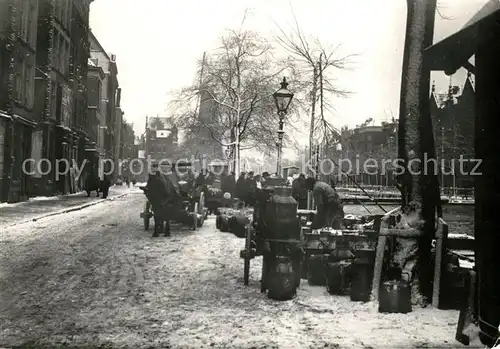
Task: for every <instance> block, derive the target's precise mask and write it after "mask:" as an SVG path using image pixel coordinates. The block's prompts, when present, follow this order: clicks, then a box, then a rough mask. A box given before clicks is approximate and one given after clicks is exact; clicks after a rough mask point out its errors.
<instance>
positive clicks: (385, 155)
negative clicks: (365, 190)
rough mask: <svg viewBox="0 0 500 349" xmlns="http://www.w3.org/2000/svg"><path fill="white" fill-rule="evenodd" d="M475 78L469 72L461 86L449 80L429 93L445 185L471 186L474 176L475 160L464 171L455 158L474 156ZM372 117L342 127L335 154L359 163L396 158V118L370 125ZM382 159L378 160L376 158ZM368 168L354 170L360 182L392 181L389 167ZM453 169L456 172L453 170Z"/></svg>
mask: <svg viewBox="0 0 500 349" xmlns="http://www.w3.org/2000/svg"><path fill="white" fill-rule="evenodd" d="M474 95H475V87H474V81H473V79H472V77H471V75H470V74H469V75H468V76H467V78H466V79H465V82H464V84H463V86H453V85H451V84H450V86H449V87H448V91H446V92H442V93H440V92H436V88H435V86H432V93H431V96H430V112H431V117H432V120H433V131H434V140H435V147H436V156H437V159H438V166H439V167H441V165H443V168H442V171H441V174H440V180H441V184H442V186H443V187H444V188H472V187H473V178H472V177H471V176H470V175H468V172H469V171H470V170H472V169H468V167H467V166H474V164H475V163H474V162H470V163H465V164H464V170H465V171H463V173H460V168H459V164H458V160H459V159H460V156H462V157H463V158H464V159H473V157H474V137H473V135H474ZM371 121H372V120H371V119H369V120H367V122H365V123H364V124H362V125H359V126H357V127H355V128H353V129H350V128H347V127H344V128H342V130H341V132H340V143H341V149H342V150H341V151H340V152H337V154H336V155H338V157H340V158H342V159H350V160H351V161H350V162H351V164H355V159H356V156H357V157H359V159H360V163H361V166H363V161H364V160H365V159H367V158H374V159H376V160H380V159H396V158H397V130H398V125H397V120H392V121H390V122H382V123H381V125H373V124H372V123H371ZM379 163H381V162H379ZM376 172H377V171H376V170H374V169H369V170H368V171H364V168H360V169H359V171H356V173H354V174H353V177H355V178H356V180H357V181H358V182H360V183H363V184H366V185H381V186H393V185H395V178H394V176H392V174H391V169H390V168H389V167H388V168H386V171H385V173H382V171H380V173H379V174H375V173H376ZM453 172H455V173H453Z"/></svg>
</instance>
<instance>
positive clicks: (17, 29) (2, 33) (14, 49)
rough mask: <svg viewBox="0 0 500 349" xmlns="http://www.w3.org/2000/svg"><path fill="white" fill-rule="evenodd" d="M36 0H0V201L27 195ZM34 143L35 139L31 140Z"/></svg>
mask: <svg viewBox="0 0 500 349" xmlns="http://www.w3.org/2000/svg"><path fill="white" fill-rule="evenodd" d="M38 11H39V8H38V1H36V0H9V1H0V86H2V88H1V89H0V201H8V202H15V201H20V200H25V199H27V198H28V196H29V195H30V191H31V189H30V182H29V177H30V176H29V174H28V173H29V172H30V171H31V168H30V166H29V165H28V167H27V168H26V171H23V170H22V168H23V162H24V160H25V159H27V158H29V157H31V153H32V141H31V138H32V134H33V131H34V130H35V128H36V126H37V123H38V121H39V115H38V114H37V113H36V112H35V111H36V110H35V59H36V50H37V18H38ZM35 145H36V143H35Z"/></svg>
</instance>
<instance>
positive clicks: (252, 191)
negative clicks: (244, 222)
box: [245, 171, 257, 207]
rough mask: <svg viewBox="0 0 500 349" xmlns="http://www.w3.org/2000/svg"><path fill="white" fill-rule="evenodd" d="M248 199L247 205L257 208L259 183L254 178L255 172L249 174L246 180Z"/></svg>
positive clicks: (246, 200) (246, 199)
mask: <svg viewBox="0 0 500 349" xmlns="http://www.w3.org/2000/svg"><path fill="white" fill-rule="evenodd" d="M245 186H246V198H245V203H246V204H247V205H248V206H252V207H253V206H255V201H256V195H257V182H256V181H255V178H254V172H253V171H250V172H248V178H247V179H246V184H245Z"/></svg>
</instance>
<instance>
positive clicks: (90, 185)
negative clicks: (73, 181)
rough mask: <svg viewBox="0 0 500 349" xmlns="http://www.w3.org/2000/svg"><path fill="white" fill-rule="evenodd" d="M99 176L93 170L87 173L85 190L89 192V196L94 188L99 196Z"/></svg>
mask: <svg viewBox="0 0 500 349" xmlns="http://www.w3.org/2000/svg"><path fill="white" fill-rule="evenodd" d="M99 186H100V183H99V177H97V176H96V175H95V174H94V171H93V170H91V171H89V172H88V173H87V177H86V178H85V191H86V192H87V196H90V193H91V192H93V191H94V190H95V191H96V193H97V195H96V196H97V197H99Z"/></svg>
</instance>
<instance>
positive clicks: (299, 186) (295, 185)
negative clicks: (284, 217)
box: [292, 173, 307, 210]
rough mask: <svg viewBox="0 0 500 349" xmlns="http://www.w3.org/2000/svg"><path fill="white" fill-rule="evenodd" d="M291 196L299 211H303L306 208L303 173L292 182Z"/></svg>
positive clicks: (305, 189)
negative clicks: (295, 201)
mask: <svg viewBox="0 0 500 349" xmlns="http://www.w3.org/2000/svg"><path fill="white" fill-rule="evenodd" d="M292 196H293V198H294V199H295V200H297V203H298V204H299V209H301V210H304V209H306V208H307V188H306V177H305V176H304V174H303V173H301V174H300V175H299V177H297V178H295V179H294V180H293V182H292Z"/></svg>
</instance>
